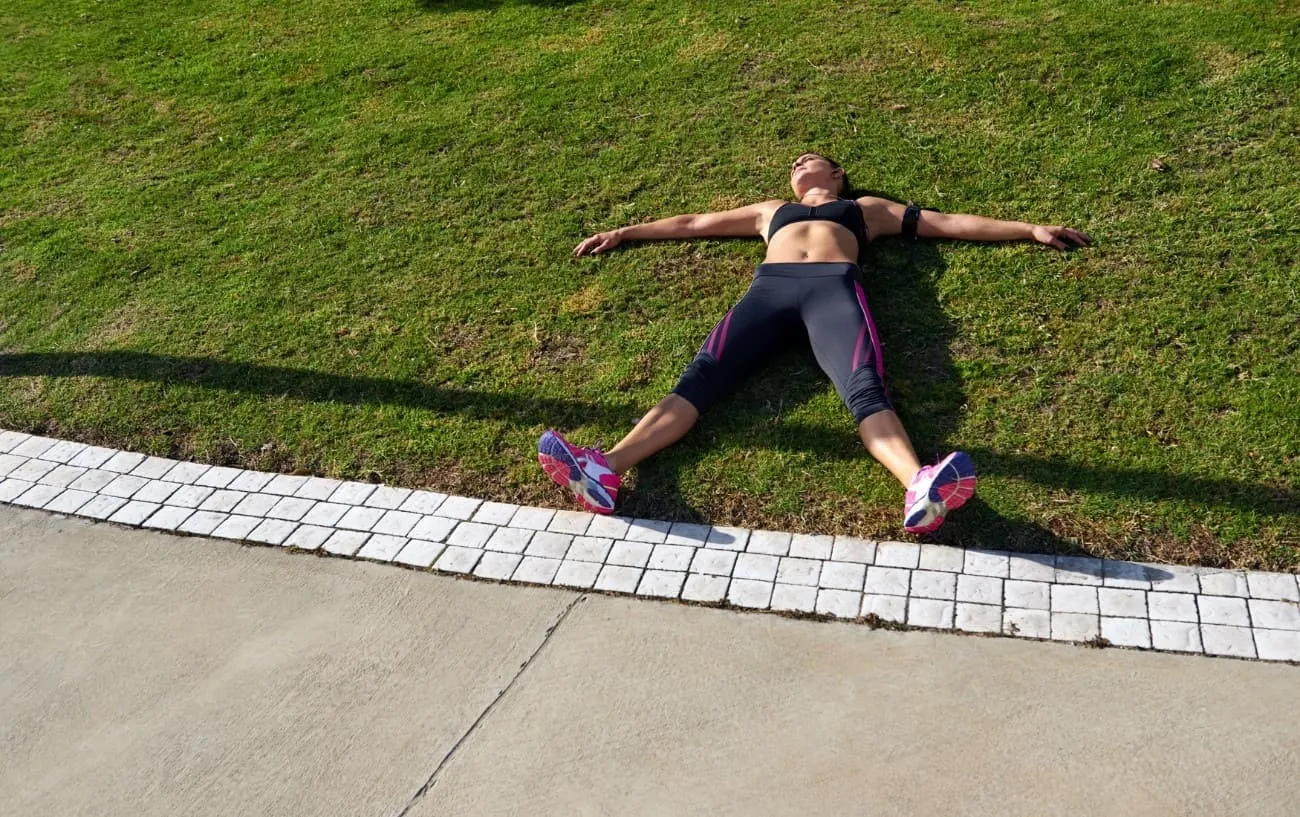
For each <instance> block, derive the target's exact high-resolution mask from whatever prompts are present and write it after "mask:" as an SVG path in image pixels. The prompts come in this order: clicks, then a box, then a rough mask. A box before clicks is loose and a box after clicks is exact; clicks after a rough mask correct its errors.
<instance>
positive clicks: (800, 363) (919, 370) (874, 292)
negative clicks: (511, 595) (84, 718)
mask: <svg viewBox="0 0 1300 817" xmlns="http://www.w3.org/2000/svg"><path fill="white" fill-rule="evenodd" d="M870 195H880V194H877V193H872V194H870ZM885 197H886V198H893V197H891V196H885ZM862 261H863V273H864V279H865V284H866V286H865V289H866V292H867V298H868V302H869V305H870V308H871V312H872V315H873V317H874V318H875V321H876V324H877V326H878V328H879V330H880V334H881V338H882V345H883V347H884V360H885V384H886V387H887V389H888V391H889V396H890V398H891V401H892V402H893V404H894V406H895V410H896V411H897V412H898V415H899V418H900V419H901V420H902V422H903V426H904V428H906V429H907V431H908V434H909V436H911V438H912V442H913V444H914V446H915V447H916V450H917V454H918V456H919V457H920V458H921V461H922V462H933V461H934V460H935V458H936V457H937V456H939V455H941V454H943V453H946V452H948V451H950V450H953V449H954V448H960V447H961V445H962V442H963V441H962V440H960V439H958V437H957V431H958V428H959V427H960V424H961V413H962V406H963V405H964V404H965V402H966V400H965V392H964V389H963V384H962V379H961V375H960V373H959V372H958V371H957V367H956V366H955V365H954V363H953V359H952V352H951V348H952V345H953V342H954V341H955V340H956V338H957V335H958V330H957V327H956V325H955V324H954V323H953V321H952V320H951V319H950V318H949V317H948V316H947V315H946V314H945V313H944V311H943V308H942V306H941V304H940V301H939V296H938V290H937V285H938V282H939V280H940V279H941V278H942V276H943V273H944V269H945V267H944V263H943V258H942V256H941V255H940V254H939V251H938V249H937V247H936V245H935V244H934V242H930V241H924V240H921V241H915V242H911V241H905V240H903V239H901V238H885V239H878V240H876V241H874V242H872V243H871V244H870V245H868V247H867V249H866V252H864V254H863V258H862ZM830 389H831V385H830V381H829V379H828V378H827V377H826V375H825V374H823V373H822V371H821V369H820V368H818V366H817V363H816V361H815V360H814V359H813V356H812V353H811V350H810V349H809V348H808V345H807V341H806V339H804V340H803V341H802V343H801V344H799V345H798V346H797V347H796V348H794V349H792V350H791V351H789V352H786V353H784V354H782V355H779V356H778V357H777V358H776V359H775V360H773V362H772V363H771V364H770V365H769V366H768V367H766V368H765V369H764V370H763V371H761V372H760V373H759V374H758V375H756V376H755V377H753V378H752V379H751V380H750V381H749V382H748V383H746V384H745V385H744V386H743V387H742V388H741V389H740V390H738V391H737V392H736V393H735V394H734V395H732V396H731V397H729V398H727V399H726V400H724V401H722V402H720V403H719V404H718V405H717V406H716V407H714V408H713V409H711V410H710V411H709V413H708V414H706V415H705V416H704V417H703V418H702V419H701V420H700V423H699V425H697V426H696V428H695V429H693V430H692V431H691V432H690V433H689V434H688V435H687V436H686V437H685V438H684V439H683V440H682V441H681V442H679V443H678V444H677V445H675V446H673V447H671V448H669V449H667V450H665V451H663V452H661V453H659V454H657V455H655V456H654V457H652V458H650V459H649V460H646V461H645V462H643V463H641V464H640V465H639V466H638V467H637V469H638V470H637V477H636V483H635V485H634V486H632V488H631V490H625V491H624V492H623V496H622V497H621V501H620V505H621V507H620V512H621V513H624V514H626V515H628V516H637V517H645V518H650V519H665V520H674V521H683V522H708V523H711V524H719V525H729V524H733V525H739V524H742V523H743V522H744V518H745V517H747V516H749V515H750V514H751V513H753V512H755V511H758V510H759V509H760V508H761V507H762V506H763V505H764V504H765V502H766V499H765V498H764V497H752V496H748V497H728V498H725V499H723V500H720V502H721V504H722V505H723V507H728V508H730V509H731V511H732V512H734V516H733V515H732V513H731V512H728V511H724V513H728V517H729V518H725V519H724V518H707V519H706V518H705V515H704V514H702V513H701V512H700V511H699V510H698V509H697V508H695V507H694V506H693V505H692V503H691V501H690V500H689V499H688V498H687V496H686V495H685V494H684V493H683V491H682V475H683V473H690V472H692V471H694V470H696V466H698V465H699V464H700V463H701V462H702V461H703V460H704V459H705V458H706V456H707V455H709V454H710V453H716V452H717V451H718V449H719V448H725V449H741V450H743V449H746V448H748V449H761V450H765V451H766V450H780V451H790V452H792V453H803V454H811V455H812V456H813V457H814V458H816V459H821V460H862V459H867V460H870V455H869V454H867V453H866V451H865V450H864V449H863V447H862V443H861V442H860V441H859V440H858V437H857V434H856V433H855V430H854V428H853V423H852V420H851V418H850V417H849V416H848V415H847V410H846V414H845V417H844V422H843V423H842V424H836V425H835V426H834V427H827V426H815V425H810V424H806V423H791V422H786V421H785V420H784V418H783V415H784V414H785V412H787V411H788V410H790V409H791V408H793V407H795V406H798V405H800V404H802V403H805V402H807V401H809V400H811V399H813V398H814V397H816V396H818V395H822V394H824V393H826V392H827V391H828V390H830ZM987 457H988V452H987V451H982V452H981V455H980V458H979V459H980V460H981V461H977V462H976V467H977V468H979V467H981V466H982V465H985V466H987V465H990V464H991V463H987V462H982V461H983V460H986V459H987ZM874 467H880V466H874ZM898 493H899V497H898V506H897V510H896V511H894V512H893V513H891V514H889V517H888V519H889V520H890V521H885V518H884V517H880V516H878V515H877V516H875V517H869V520H870V521H867V522H866V523H865V524H867V525H868V526H869V527H870V529H867V530H840V531H827V530H817V531H815V532H817V533H827V532H838V533H845V534H853V535H864V536H867V537H869V538H897V536H899V535H900V534H901V533H902V531H901V521H900V517H901V514H902V491H901V489H900V490H899V492H898ZM711 504H712V505H713V506H714V507H715V508H716V507H718V506H719V504H720V503H719V502H713V503H711ZM812 521H814V524H815V519H814V520H812ZM823 527H824V526H823ZM926 541H934V542H943V543H946V544H952V545H958V546H962V547H975V548H990V549H996V550H1015V551H1021V552H1048V553H1081V552H1082V551H1081V549H1080V548H1079V546H1078V545H1077V544H1075V543H1072V542H1070V541H1068V540H1065V539H1062V538H1060V537H1059V536H1057V535H1055V534H1053V533H1052V532H1051V531H1049V530H1047V529H1046V528H1044V527H1042V526H1040V525H1036V524H1033V523H1030V522H1025V521H1020V520H1011V519H1007V518H1006V517H1004V516H1002V515H1001V514H999V513H998V512H997V511H995V510H994V509H993V508H991V507H989V506H988V505H987V504H986V503H984V502H983V501H981V500H980V499H979V498H978V497H976V498H975V499H973V500H971V501H970V502H969V503H967V505H966V506H965V507H964V508H963V509H962V510H961V512H960V513H959V514H954V515H953V517H952V519H951V520H949V521H948V522H947V523H946V524H945V525H944V527H943V528H941V529H940V530H939V531H938V532H937V533H935V534H932V535H930V536H929V537H928V538H927V540H926Z"/></svg>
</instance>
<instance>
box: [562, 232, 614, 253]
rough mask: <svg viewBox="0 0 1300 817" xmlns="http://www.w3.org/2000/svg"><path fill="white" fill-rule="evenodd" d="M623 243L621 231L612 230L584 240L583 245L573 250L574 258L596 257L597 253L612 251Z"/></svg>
mask: <svg viewBox="0 0 1300 817" xmlns="http://www.w3.org/2000/svg"><path fill="white" fill-rule="evenodd" d="M622 243H623V236H622V234H621V231H619V230H610V231H609V232H606V233H596V234H595V235H593V236H592V237H591V238H588V239H584V240H583V241H582V243H580V244H579V245H578V246H576V247H574V248H573V255H574V257H575V258H576V257H579V256H583V255H595V254H596V253H601V252H604V251H605V250H612V249H614V248H615V247H617V246H618V245H619V244H622Z"/></svg>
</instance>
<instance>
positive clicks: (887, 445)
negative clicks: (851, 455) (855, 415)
mask: <svg viewBox="0 0 1300 817" xmlns="http://www.w3.org/2000/svg"><path fill="white" fill-rule="evenodd" d="M858 437H860V438H861V439H862V444H863V445H864V446H866V447H867V452H868V453H869V454H871V456H873V457H875V458H876V460H877V461H878V462H879V463H880V464H881V465H883V466H885V467H886V468H887V469H889V473H891V474H893V475H894V478H895V479H897V480H898V481H899V482H901V483H902V484H903V487H904V488H906V487H908V486H910V485H911V484H912V478H913V477H915V476H916V472H917V471H920V470H921V461H920V460H918V459H917V458H916V451H914V450H913V449H912V441H911V439H909V438H908V436H907V432H906V431H904V430H903V423H902V422H901V421H900V420H899V419H898V415H897V414H895V413H894V410H893V409H886V410H885V411H878V412H876V413H875V414H872V415H870V416H869V417H864V418H863V419H862V422H860V423H858Z"/></svg>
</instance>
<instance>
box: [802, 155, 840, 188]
mask: <svg viewBox="0 0 1300 817" xmlns="http://www.w3.org/2000/svg"><path fill="white" fill-rule="evenodd" d="M842 175H843V171H841V170H840V169H839V168H837V167H835V166H834V165H832V164H831V163H830V162H828V161H827V160H826V159H825V158H824V157H822V156H818V155H817V154H816V153H805V154H803V155H802V156H800V157H799V158H798V159H795V160H794V164H792V165H791V166H790V187H791V189H793V190H794V194H795V196H797V197H799V198H802V197H803V195H804V193H806V192H808V191H809V190H811V189H812V188H814V187H824V188H826V189H827V190H838V189H839V185H840V176H842Z"/></svg>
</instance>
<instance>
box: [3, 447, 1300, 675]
mask: <svg viewBox="0 0 1300 817" xmlns="http://www.w3.org/2000/svg"><path fill="white" fill-rule="evenodd" d="M0 502H5V503H9V504H13V505H18V506H22V507H29V508H40V509H44V510H47V511H52V512H57V513H62V514H68V515H73V516H81V517H87V518H90V519H97V520H107V521H109V522H115V523H119V524H124V525H133V526H139V527H144V528H149V529H154V530H162V531H171V532H175V533H189V534H196V535H203V536H213V537H216V538H222V539H232V540H236V541H243V542H256V543H259V544H264V545H273V546H280V547H286V548H293V549H298V550H305V551H324V552H326V553H331V554H335V555H340V556H347V557H352V558H359V559H367V560H373V561H380V562H391V563H394V564H401V565H406V566H409V567H415V568H420V569H431V570H435V571H440V572H445V573H459V574H462V575H468V576H476V577H478V578H481V579H487V580H492V581H508V582H514V583H521V584H532V585H553V586H556V587H565V588H574V589H580V590H591V589H595V590H600V591H604V592H610V593H626V594H634V595H637V596H644V597H647V598H655V599H680V600H682V601H688V602H693V603H700V604H727V605H731V606H734V607H738V608H744V609H750V610H771V611H776V612H782V613H787V614H796V615H814V616H824V617H828V618H836V619H848V620H861V621H866V622H867V623H870V624H872V625H879V624H887V625H890V626H911V627H923V628H927V629H935V630H958V631H964V632H970V633H982V634H1000V635H1003V636H1009V637H1016V638H1032V639H1043V640H1053V641H1073V642H1088V643H1092V644H1100V643H1105V644H1110V645H1114V646H1123V647H1131V648H1137V649H1156V650H1164V651H1170V652H1183V653H1201V654H1205V655H1216V656H1232V657H1238V658H1255V659H1260V660H1265V661H1288V662H1295V663H1300V582H1298V581H1297V576H1295V575H1294V574H1290V573H1262V572H1256V571H1241V570H1221V569H1208V568H1189V567H1178V566H1170V565H1151V564H1141V563H1134V562H1117V561H1112V560H1108V559H1097V558H1092V557H1080V556H1050V555H1033V554H1020V553H1009V552H1006V551H990V550H963V549H960V548H951V547H945V546H942V545H932V544H920V545H918V544H915V543H909V542H873V541H870V540H867V539H861V538H859V537H853V536H826V535H822V536H816V535H809V534H793V535H792V534H789V533H784V532H781V531H768V530H756V531H750V530H746V529H744V528H734V527H725V526H711V525H698V524H689V523H683V522H676V523H669V522H659V521H655V520H650V519H632V518H628V517H621V516H595V515H592V514H589V513H581V512H578V511H571V510H561V511H556V510H551V509H548V508H528V507H519V506H518V505H513V504H509V503H503V502H487V501H483V500H480V499H474V498H471V497H460V496H447V495H446V494H441V493H437V492H433V491H412V490H409V489H406V488H393V487H389V486H376V485H369V484H365V483H359V482H343V481H340V480H334V479H324V478H320V477H305V476H292V475H288V474H266V473H260V472H257V471H244V470H240V469H237V468H227V467H223V466H216V467H214V466H208V465H203V464H200V463H191V462H177V461H175V460H169V459H165V458H161V457H148V456H145V455H143V454H135V453H132V452H128V451H114V450H112V449H108V448H101V447H98V446H89V445H83V444H81V443H72V442H65V441H59V440H53V439H48V438H45V437H37V436H33V435H30V434H23V433H19V432H14V431H0Z"/></svg>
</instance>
